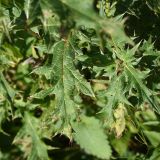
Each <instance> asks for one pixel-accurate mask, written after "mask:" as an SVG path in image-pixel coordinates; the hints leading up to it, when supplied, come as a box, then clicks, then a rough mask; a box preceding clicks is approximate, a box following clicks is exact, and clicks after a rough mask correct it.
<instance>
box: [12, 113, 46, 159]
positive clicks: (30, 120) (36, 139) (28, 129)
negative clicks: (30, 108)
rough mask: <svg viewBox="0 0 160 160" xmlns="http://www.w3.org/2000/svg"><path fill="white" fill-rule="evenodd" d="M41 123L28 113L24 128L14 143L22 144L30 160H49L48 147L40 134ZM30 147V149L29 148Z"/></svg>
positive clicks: (25, 117)
mask: <svg viewBox="0 0 160 160" xmlns="http://www.w3.org/2000/svg"><path fill="white" fill-rule="evenodd" d="M39 130H40V128H39V122H38V120H37V119H36V118H34V117H32V116H31V115H29V114H28V113H27V112H26V113H25V116H24V126H23V127H22V128H21V129H20V131H19V132H18V134H17V135H16V137H15V139H14V141H13V143H14V144H21V145H22V146H23V148H24V151H25V152H26V153H27V155H24V156H27V157H28V158H27V159H28V160H35V159H39V160H49V157H48V153H47V146H46V145H45V144H44V143H43V142H42V141H41V134H40V133H39V132H38V131H39ZM28 146H29V148H28Z"/></svg>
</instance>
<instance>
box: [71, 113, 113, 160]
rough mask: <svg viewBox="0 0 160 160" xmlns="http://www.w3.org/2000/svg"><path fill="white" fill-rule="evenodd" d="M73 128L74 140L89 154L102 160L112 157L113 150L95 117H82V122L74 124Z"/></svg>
mask: <svg viewBox="0 0 160 160" xmlns="http://www.w3.org/2000/svg"><path fill="white" fill-rule="evenodd" d="M72 127H73V129H74V131H75V133H73V138H74V140H75V141H76V142H77V143H78V144H79V145H80V147H81V148H82V149H84V150H85V152H87V153H88V154H92V155H94V156H97V157H98V158H101V159H109V158H110V157H111V152H112V151H111V148H110V145H109V143H108V141H107V137H106V135H105V134H104V132H103V129H102V128H101V125H100V123H99V121H98V120H97V119H95V118H94V117H86V116H82V117H81V119H80V122H73V123H72Z"/></svg>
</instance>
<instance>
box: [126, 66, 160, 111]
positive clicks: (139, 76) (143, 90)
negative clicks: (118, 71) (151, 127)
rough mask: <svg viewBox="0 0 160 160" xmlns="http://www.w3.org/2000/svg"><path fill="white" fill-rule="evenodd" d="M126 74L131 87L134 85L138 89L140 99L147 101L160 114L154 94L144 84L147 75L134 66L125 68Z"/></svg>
mask: <svg viewBox="0 0 160 160" xmlns="http://www.w3.org/2000/svg"><path fill="white" fill-rule="evenodd" d="M125 73H126V75H127V77H128V80H129V82H130V85H134V87H135V88H136V89H137V91H138V94H139V98H140V99H141V98H142V99H143V100H147V102H148V103H149V104H150V105H151V106H152V107H153V109H154V110H155V111H156V112H158V113H160V108H159V106H158V105H157V102H156V101H155V99H154V95H153V92H152V91H151V90H150V89H149V88H147V87H146V85H144V83H143V79H144V78H145V76H146V75H145V74H144V73H143V72H141V73H140V72H139V71H138V70H136V69H135V68H133V67H132V66H125Z"/></svg>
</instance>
